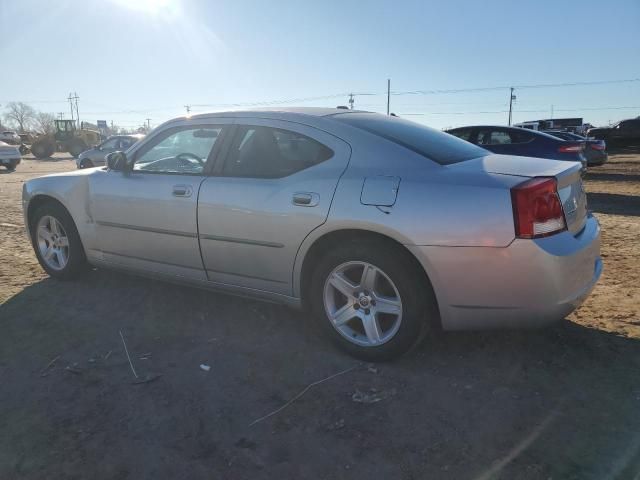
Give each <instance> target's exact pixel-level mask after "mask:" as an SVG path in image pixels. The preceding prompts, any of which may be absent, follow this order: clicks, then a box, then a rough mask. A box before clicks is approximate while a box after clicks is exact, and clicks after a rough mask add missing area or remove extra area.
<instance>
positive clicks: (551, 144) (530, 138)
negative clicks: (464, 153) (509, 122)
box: [447, 125, 587, 168]
mask: <svg viewBox="0 0 640 480" xmlns="http://www.w3.org/2000/svg"><path fill="white" fill-rule="evenodd" d="M447 133H450V134H451V135H455V136H456V137H458V138H461V139H463V140H466V141H468V142H471V143H473V144H475V145H478V146H480V147H482V148H486V149H487V150H489V151H491V152H494V153H500V154H503V155H517V156H523V157H539V158H550V159H553V160H568V161H571V162H580V163H581V164H582V166H583V168H586V166H587V160H586V158H585V156H584V147H585V143H584V142H583V141H567V140H561V139H559V138H558V137H554V136H552V135H547V134H546V133H542V132H537V131H535V130H528V129H526V128H518V127H501V126H486V125H478V126H471V127H460V128H454V129H452V130H447Z"/></svg>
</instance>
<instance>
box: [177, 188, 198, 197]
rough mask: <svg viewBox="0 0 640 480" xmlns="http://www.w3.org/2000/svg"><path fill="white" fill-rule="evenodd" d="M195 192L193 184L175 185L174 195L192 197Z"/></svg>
mask: <svg viewBox="0 0 640 480" xmlns="http://www.w3.org/2000/svg"><path fill="white" fill-rule="evenodd" d="M192 193H193V188H192V187H191V185H174V186H173V196H174V197H190V196H191V194H192Z"/></svg>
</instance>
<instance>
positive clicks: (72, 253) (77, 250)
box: [29, 202, 88, 280]
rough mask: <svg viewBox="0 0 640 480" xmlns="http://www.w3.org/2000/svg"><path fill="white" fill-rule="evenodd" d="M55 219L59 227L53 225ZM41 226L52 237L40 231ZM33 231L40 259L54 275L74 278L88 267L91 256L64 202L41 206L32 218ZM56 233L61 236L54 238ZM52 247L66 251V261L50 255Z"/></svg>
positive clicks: (44, 266) (48, 271)
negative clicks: (86, 251)
mask: <svg viewBox="0 0 640 480" xmlns="http://www.w3.org/2000/svg"><path fill="white" fill-rule="evenodd" d="M51 219H53V220H55V221H56V222H57V223H58V225H57V228H55V229H53V228H51ZM39 227H43V228H44V230H45V231H48V233H49V239H48V240H47V239H46V236H43V235H42V234H41V233H40V229H39ZM47 227H48V228H47ZM29 230H30V231H31V244H32V245H33V249H34V251H35V253H36V257H37V258H38V262H40V265H41V266H42V268H44V270H45V271H46V272H47V273H48V274H49V275H50V276H52V277H54V278H58V279H61V280H72V279H74V278H77V277H78V276H79V275H80V274H81V273H82V272H84V271H85V270H86V269H87V266H88V263H87V258H86V256H85V253H84V247H83V246H82V241H81V240H80V235H78V230H77V229H76V225H75V223H74V222H73V219H72V218H71V215H69V212H67V210H66V209H65V208H64V207H62V206H61V205H60V204H57V203H53V202H49V203H45V204H43V205H41V206H40V207H38V208H37V210H36V211H35V213H34V215H33V217H32V218H31V220H30V224H29ZM56 232H57V233H56ZM43 233H45V232H43ZM52 233H54V234H55V235H56V236H57V238H52V237H53V236H52V235H51V234H52ZM64 238H66V244H67V247H66V248H65V247H64V246H63V245H64V243H65V242H64V241H62V240H63V239H64ZM50 250H58V251H60V250H62V255H64V256H66V260H65V261H64V262H62V261H61V258H62V257H60V256H59V255H58V254H57V253H54V254H52V255H51V256H50V258H47V257H49V252H50ZM65 252H66V254H65Z"/></svg>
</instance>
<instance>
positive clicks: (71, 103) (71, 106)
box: [67, 94, 74, 120]
mask: <svg viewBox="0 0 640 480" xmlns="http://www.w3.org/2000/svg"><path fill="white" fill-rule="evenodd" d="M67 100H69V109H70V110H71V120H74V118H73V98H72V97H71V94H69V97H68V98H67Z"/></svg>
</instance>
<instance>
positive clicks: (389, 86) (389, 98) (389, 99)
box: [387, 78, 391, 115]
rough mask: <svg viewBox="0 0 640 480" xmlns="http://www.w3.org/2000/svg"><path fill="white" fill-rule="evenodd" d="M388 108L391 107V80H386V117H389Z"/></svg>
mask: <svg viewBox="0 0 640 480" xmlns="http://www.w3.org/2000/svg"><path fill="white" fill-rule="evenodd" d="M390 106H391V79H390V78H387V115H389V107H390Z"/></svg>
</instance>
